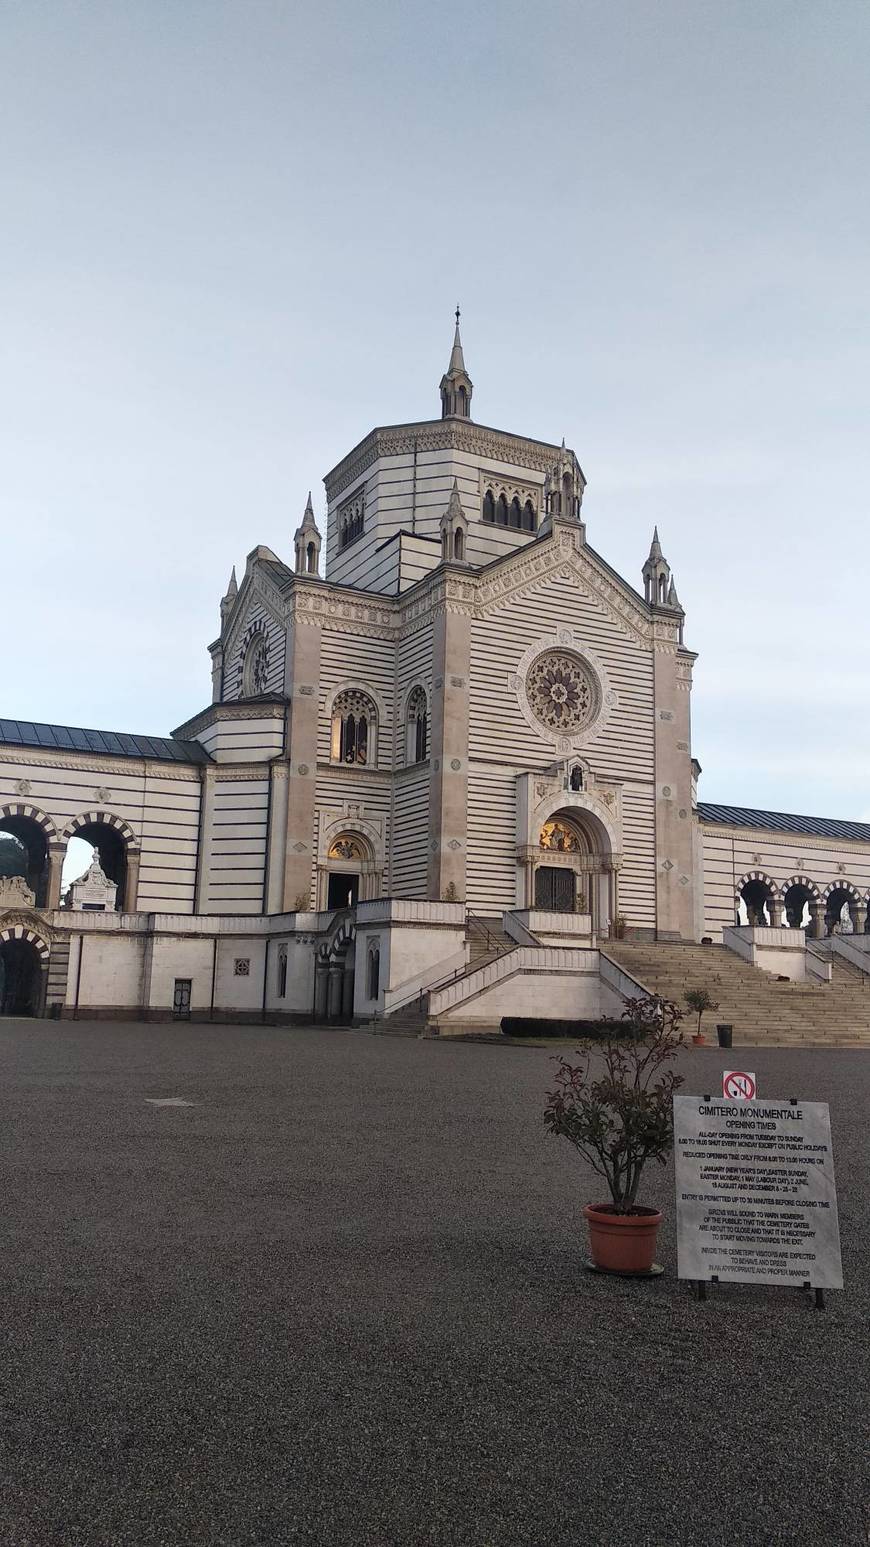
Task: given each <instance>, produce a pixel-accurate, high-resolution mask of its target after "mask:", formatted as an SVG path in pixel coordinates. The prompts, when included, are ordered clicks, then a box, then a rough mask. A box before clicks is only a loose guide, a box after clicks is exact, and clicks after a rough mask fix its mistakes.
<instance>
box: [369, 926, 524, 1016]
mask: <svg viewBox="0 0 870 1547" xmlns="http://www.w3.org/2000/svg"><path fill="white" fill-rule="evenodd" d="M465 939H466V941H467V943H468V947H469V955H468V966H467V967H466V969H465V971H464V972H458V973H456V974H455V976H454V977H453V978H451V979H450V980H449V981H450V982H455V983H460V982H461V981H462V979H463V978H467V977H470V976H471V974H472V973H473V972H477V971H478V969H479V968H480V967H488V966H489V964H490V962H494V961H498V960H499V958H500V957H502V956H504V955H506V953H507V952H508V951H515V950H516V945H517V942H516V941H515V940H512V939H511V937H510V935H508V934H506V933H505V931H504V928H503V926H502V920H501V918H489V917H486V918H484V917H482V916H479V915H477V914H469V915H468V921H467V924H466V929H465ZM433 987H434V985H433ZM428 1026H429V994H428V993H422V994H418V995H417V997H416V998H415V999H412V1000H410V1001H409V1002H408V1003H407V1004H403V1005H400V1006H399V1008H398V1009H397V1010H393V1011H391V1012H390V1014H389V1015H381V1016H377V1017H375V1018H373V1019H372V1020H370V1021H366V1022H364V1023H363V1030H365V1031H371V1032H376V1033H378V1034H379V1035H381V1036H385V1037H422V1036H423V1035H424V1034H425V1032H426V1030H427V1028H428ZM435 1034H437V1028H436V1029H435Z"/></svg>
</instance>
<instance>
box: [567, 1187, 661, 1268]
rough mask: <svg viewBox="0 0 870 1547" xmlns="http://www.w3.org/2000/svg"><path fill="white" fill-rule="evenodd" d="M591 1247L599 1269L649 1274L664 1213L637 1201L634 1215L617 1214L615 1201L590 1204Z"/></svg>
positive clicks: (588, 1219)
mask: <svg viewBox="0 0 870 1547" xmlns="http://www.w3.org/2000/svg"><path fill="white" fill-rule="evenodd" d="M583 1213H584V1215H585V1217H586V1220H587V1222H588V1225H589V1247H590V1251H591V1253H592V1261H593V1262H594V1263H595V1266H596V1268H604V1269H605V1270H606V1271H607V1272H609V1273H648V1272H649V1270H650V1268H651V1267H652V1265H653V1259H654V1257H655V1252H656V1239H657V1236H658V1231H659V1225H660V1224H661V1222H662V1216H661V1214H660V1213H659V1211H658V1209H645V1208H642V1207H641V1206H640V1204H635V1212H634V1213H633V1214H615V1213H614V1210H613V1204H612V1203H587V1205H586V1207H585V1209H584V1210H583Z"/></svg>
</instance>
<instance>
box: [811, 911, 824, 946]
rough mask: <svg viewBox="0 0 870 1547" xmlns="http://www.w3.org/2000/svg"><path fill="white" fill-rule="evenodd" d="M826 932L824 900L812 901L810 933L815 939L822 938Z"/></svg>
mask: <svg viewBox="0 0 870 1547" xmlns="http://www.w3.org/2000/svg"><path fill="white" fill-rule="evenodd" d="M824 933H825V905H824V903H823V902H811V903H810V934H811V936H812V938H813V939H814V940H821V938H822V936H823V935H824Z"/></svg>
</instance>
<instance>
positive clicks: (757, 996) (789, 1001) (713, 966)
mask: <svg viewBox="0 0 870 1547" xmlns="http://www.w3.org/2000/svg"><path fill="white" fill-rule="evenodd" d="M602 949H603V952H604V954H605V955H606V956H609V957H611V958H612V960H613V961H615V962H617V963H618V965H619V966H620V967H622V969H623V970H624V971H625V972H627V973H629V974H630V975H631V976H632V977H633V978H635V979H636V981H637V982H638V983H640V984H642V985H643V987H644V988H646V989H648V990H649V992H650V993H653V994H661V995H662V996H663V998H665V999H672V1000H675V1001H676V1003H677V1004H680V1005H682V1006H683V1008H685V1005H684V995H685V992H686V990H687V989H689V988H706V989H707V990H708V991H709V992H710V994H711V995H712V996H713V998H714V999H715V1000H716V1001H717V1004H718V1009H716V1010H708V1011H707V1012H706V1014H705V1016H704V1020H703V1030H704V1035H705V1036H706V1038H707V1040H708V1041H709V1042H712V1043H715V1041H716V1023H717V1022H718V1021H724V1022H728V1023H730V1024H731V1025H732V1026H733V1027H734V1044H735V1046H765V1045H766V1046H770V1047H870V983H866V982H865V981H864V980H862V979H861V977H860V975H858V974H857V973H856V975H855V976H854V977H853V976H852V975H851V972H850V971H849V969H848V967H847V966H846V964H844V963H842V962H840V961H838V960H836V959H835V960H834V961H833V963H832V968H833V975H832V979H831V982H830V983H781V982H779V980H778V979H777V978H776V977H774V976H773V975H772V974H771V973H768V972H762V971H761V970H760V969H759V968H758V967H753V966H750V964H749V963H748V962H744V961H741V959H740V957H739V956H736V955H735V954H734V953H733V952H732V951H729V950H726V948H725V946H723V945H690V944H671V943H670V942H664V941H654V942H653V941H651V942H649V943H646V942H643V943H642V942H635V941H633V940H631V941H630V940H612V941H608V942H607V944H606V945H604V946H603V947H602ZM695 1025H697V1018H696V1017H695V1018H694V1020H693V1017H692V1015H691V1012H687V1013H686V1020H685V1023H684V1026H685V1030H686V1032H687V1034H688V1033H689V1032H691V1031H692V1030H693V1029H694V1026H695Z"/></svg>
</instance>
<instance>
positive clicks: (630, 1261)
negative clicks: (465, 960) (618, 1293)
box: [544, 994, 683, 1273]
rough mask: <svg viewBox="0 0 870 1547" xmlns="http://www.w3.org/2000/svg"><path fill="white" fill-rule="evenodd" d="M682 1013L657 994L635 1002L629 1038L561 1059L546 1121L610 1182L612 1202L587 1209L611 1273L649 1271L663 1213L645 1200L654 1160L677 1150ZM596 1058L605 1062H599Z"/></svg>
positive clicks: (593, 1238) (596, 1250)
mask: <svg viewBox="0 0 870 1547" xmlns="http://www.w3.org/2000/svg"><path fill="white" fill-rule="evenodd" d="M681 1020H682V1011H681V1010H680V1009H679V1008H678V1006H677V1005H675V1004H672V1003H671V1002H670V1001H669V1000H666V999H660V998H659V997H658V996H656V995H653V994H651V995H647V996H645V997H643V998H640V999H628V1000H627V1001H626V1007H625V1011H624V1013H623V1017H622V1022H623V1025H624V1027H625V1033H624V1035H622V1036H620V1035H617V1034H614V1035H611V1036H609V1037H607V1038H606V1039H605V1040H604V1041H602V1042H584V1043H583V1044H582V1045H581V1048H580V1049H579V1052H580V1053H581V1058H582V1061H581V1062H580V1063H578V1064H571V1063H568V1062H567V1060H565V1059H564V1058H562V1059H559V1060H558V1071H557V1075H556V1088H555V1090H553V1091H550V1092H549V1094H548V1096H547V1104H546V1107H545V1109H544V1123H545V1125H546V1127H547V1128H548V1129H549V1131H550V1133H552V1134H557V1135H559V1136H560V1137H561V1138H565V1139H568V1140H569V1141H570V1143H571V1144H573V1145H574V1147H575V1149H577V1150H578V1151H579V1153H580V1154H581V1155H582V1156H583V1158H584V1160H586V1161H587V1162H588V1164H589V1165H590V1166H591V1167H592V1169H593V1171H595V1172H596V1173H597V1174H598V1176H600V1177H602V1178H603V1179H604V1181H605V1182H606V1183H607V1187H608V1190H609V1192H610V1199H609V1201H608V1202H606V1203H589V1204H587V1205H586V1207H585V1208H584V1210H583V1214H584V1217H585V1219H586V1222H587V1224H588V1227H589V1245H590V1249H591V1253H592V1263H593V1265H594V1266H595V1267H596V1268H600V1269H603V1270H605V1271H607V1272H611V1273H649V1272H650V1270H651V1268H652V1266H653V1259H654V1257H655V1246H656V1238H657V1235H658V1229H659V1225H660V1224H661V1222H662V1215H661V1213H660V1211H659V1210H658V1209H654V1208H648V1207H644V1206H643V1205H642V1204H639V1203H638V1202H637V1194H638V1188H639V1186H640V1180H641V1176H642V1174H643V1169H644V1166H645V1165H646V1163H647V1161H648V1160H658V1161H659V1162H661V1163H662V1164H664V1162H665V1159H666V1158H667V1156H668V1154H669V1153H670V1151H671V1148H672V1147H673V1142H674V1125H673V1096H674V1092H675V1091H676V1090H677V1089H678V1088H679V1087H680V1085H682V1083H683V1080H682V1076H681V1075H678V1074H676V1073H674V1071H673V1069H668V1068H666V1067H665V1066H666V1065H667V1064H669V1063H671V1062H672V1061H673V1059H674V1058H676V1056H677V1054H678V1052H679V1050H680V1048H681V1047H682V1045H683V1037H682V1033H681V1031H680V1021H681ZM596 1054H597V1055H598V1057H599V1059H600V1063H599V1062H598V1061H597V1060H596Z"/></svg>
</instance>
